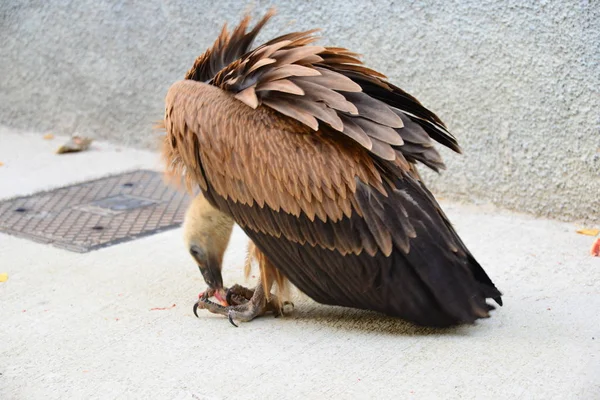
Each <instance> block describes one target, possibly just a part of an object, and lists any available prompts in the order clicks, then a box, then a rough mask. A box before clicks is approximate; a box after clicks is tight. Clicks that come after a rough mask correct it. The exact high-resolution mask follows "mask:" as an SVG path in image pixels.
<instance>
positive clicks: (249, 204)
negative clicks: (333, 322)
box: [163, 11, 502, 326]
mask: <svg viewBox="0 0 600 400" xmlns="http://www.w3.org/2000/svg"><path fill="white" fill-rule="evenodd" d="M272 15H273V12H272V11H270V12H269V13H267V15H266V16H265V17H263V18H262V20H261V21H260V22H259V23H258V24H257V25H256V26H255V27H254V28H253V29H252V30H250V31H248V32H247V28H248V24H249V17H246V18H244V19H243V20H242V21H241V23H240V24H239V25H238V26H237V27H236V28H235V29H234V31H233V32H232V33H231V34H229V32H228V31H227V28H226V27H224V28H223V30H222V32H221V34H220V35H219V37H218V39H217V40H216V42H215V43H214V45H213V46H212V48H210V49H208V50H207V51H206V52H205V53H204V54H202V55H201V56H200V57H198V58H197V59H196V61H195V63H194V65H193V67H192V68H191V69H190V70H189V71H188V72H187V74H186V76H185V80H182V81H179V82H176V83H175V84H174V85H173V86H171V88H170V89H169V91H168V93H167V96H166V105H165V117H164V125H165V129H166V132H167V134H166V136H165V142H164V147H163V155H164V157H165V159H166V161H167V166H168V173H170V174H175V175H176V176H179V175H181V174H183V175H185V178H186V181H187V183H188V186H189V187H192V186H196V185H198V186H199V187H200V189H201V190H202V193H203V195H204V198H205V199H206V201H207V202H208V203H210V205H211V206H212V207H214V208H215V209H217V210H219V211H220V212H221V213H223V214H226V215H227V216H228V217H229V218H231V220H232V221H235V223H237V224H238V225H239V226H240V227H241V228H242V229H243V230H244V232H245V233H246V234H247V235H248V237H249V238H250V239H251V241H252V242H253V244H254V246H255V249H254V250H253V255H254V257H255V258H256V259H257V260H258V263H259V267H260V272H261V274H260V276H261V279H260V283H259V285H258V286H257V288H256V289H255V290H254V291H248V290H245V291H242V290H240V291H239V293H235V294H236V295H238V294H239V295H241V297H246V298H247V297H250V299H249V301H247V302H246V301H239V302H237V301H236V302H233V303H234V304H232V305H229V306H226V307H224V306H222V305H219V304H216V303H213V302H211V301H209V300H208V299H206V296H204V297H203V298H201V299H200V300H199V302H198V303H197V304H196V306H195V307H200V308H205V309H208V310H209V311H211V312H216V313H219V314H223V315H227V316H228V317H229V319H230V321H232V322H233V320H242V321H248V320H251V319H252V318H254V317H256V316H258V315H261V314H263V313H264V312H265V311H267V309H268V308H269V304H270V299H271V294H270V291H271V288H272V287H273V285H274V283H276V285H277V287H278V288H280V289H282V288H284V287H285V283H286V280H289V281H290V282H291V283H292V284H293V285H295V286H296V287H297V288H298V289H300V290H301V291H302V292H304V293H306V294H307V295H308V296H310V297H311V298H313V299H314V300H316V301H317V302H320V303H324V304H332V305H339V306H346V307H355V308H361V309H368V310H375V311H379V312H382V313H385V314H388V315H392V316H396V317H400V318H404V319H406V320H409V321H412V322H414V323H417V324H421V325H428V326H449V325H454V324H460V323H472V322H474V321H475V320H476V319H477V318H483V317H488V316H489V311H490V310H492V309H493V308H494V307H493V306H491V305H489V304H487V303H486V298H492V299H494V300H495V301H496V302H497V303H498V304H500V305H501V304H502V301H501V293H500V292H499V291H498V290H497V289H496V287H495V286H494V284H493V283H492V281H491V280H490V278H489V277H488V275H487V274H486V273H485V271H484V270H483V269H482V267H481V266H480V265H479V263H478V262H477V261H476V260H475V259H474V258H473V256H472V255H471V253H470V252H469V251H468V250H467V248H466V247H465V245H464V244H463V242H462V241H461V239H460V238H459V237H458V235H457V234H456V232H455V231H454V229H453V228H452V225H451V224H450V222H449V221H448V219H447V217H446V216H445V214H444V213H443V211H442V210H441V208H440V206H439V205H438V203H437V202H436V200H435V199H434V197H433V195H432V194H431V193H430V192H429V190H428V189H427V188H426V187H425V185H424V184H423V182H422V181H421V179H420V178H419V176H418V173H417V171H416V165H415V164H416V163H417V162H420V163H422V164H424V165H426V166H428V167H429V168H432V169H433V170H435V171H438V170H439V169H441V168H444V164H443V161H442V159H441V157H440V155H439V153H438V152H437V151H436V149H435V148H434V147H433V141H434V140H435V141H437V142H438V143H440V144H442V145H444V146H446V147H448V148H450V149H452V150H454V151H456V152H460V148H459V146H458V144H457V141H456V139H455V138H454V137H453V136H452V135H451V134H450V133H449V132H448V130H447V129H446V127H445V125H444V124H443V122H442V121H441V120H440V119H439V118H438V117H437V116H436V115H435V114H434V113H432V112H431V111H429V110H428V109H426V108H425V107H424V106H423V105H421V103H420V102H419V101H418V100H417V99H415V98H414V97H412V96H411V95H409V94H408V93H406V92H405V91H403V90H402V89H400V88H398V87H397V86H394V85H393V84H391V83H389V82H388V81H387V80H386V77H385V76H384V75H382V74H380V73H379V72H376V71H374V70H372V69H369V68H366V67H365V66H364V65H363V64H362V63H361V61H360V60H359V59H358V58H357V57H358V55H357V54H356V53H353V52H350V51H348V50H346V49H344V48H340V47H322V46H317V45H314V42H315V41H316V40H317V37H316V36H314V33H315V32H316V31H314V30H313V31H306V32H294V33H289V34H286V35H283V36H279V37H277V38H275V39H273V40H271V41H269V42H266V43H264V44H262V45H260V46H258V47H256V48H254V49H253V50H251V44H252V42H253V40H254V38H255V37H256V35H257V34H258V32H259V31H260V29H261V28H262V27H263V26H264V24H265V23H266V22H267V21H268V20H269V18H270V17H271V16H272ZM225 246H226V244H225ZM214 251H215V252H216V254H218V253H219V252H220V251H221V249H216V250H214ZM217 264H218V263H206V266H205V268H209V269H210V271H207V272H205V273H204V274H203V275H204V277H205V278H206V277H208V279H207V284H208V285H209V292H210V291H211V290H213V291H214V290H216V291H218V290H220V289H221V288H222V279H221V278H220V276H221V271H220V268H221V266H220V265H217ZM219 285H220V286H219ZM236 287H237V286H236Z"/></svg>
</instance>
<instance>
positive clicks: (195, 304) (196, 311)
mask: <svg viewBox="0 0 600 400" xmlns="http://www.w3.org/2000/svg"><path fill="white" fill-rule="evenodd" d="M194 315H195V316H196V318H200V317H199V316H198V302H196V303H194Z"/></svg>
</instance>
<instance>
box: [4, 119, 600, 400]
mask: <svg viewBox="0 0 600 400" xmlns="http://www.w3.org/2000/svg"><path fill="white" fill-rule="evenodd" d="M60 142H61V138H55V139H54V140H51V141H47V140H43V139H42V135H34V134H18V135H17V134H15V133H12V132H10V131H9V130H7V129H3V128H0V162H2V163H4V165H3V166H1V167H0V198H7V197H11V196H15V195H22V194H29V193H33V192H35V191H38V190H41V189H48V188H53V187H59V186H63V185H65V184H70V183H75V182H79V181H82V180H86V179H90V178H96V177H102V176H104V175H107V174H109V173H115V172H119V171H124V170H129V169H134V168H139V167H143V168H157V169H158V168H160V164H159V161H158V157H157V155H156V154H154V153H151V152H144V151H137V150H129V149H119V148H118V147H116V146H114V145H109V144H104V143H100V144H95V145H94V146H93V148H92V150H90V151H88V152H85V153H80V154H71V155H64V156H57V155H54V154H53V150H54V149H55V148H56V147H57V146H58V145H59V144H60ZM443 205H444V207H445V209H446V210H447V212H448V214H449V216H450V218H451V220H452V221H453V222H454V223H455V225H456V227H457V229H458V231H459V233H460V234H461V235H462V237H463V239H464V240H465V242H466V243H467V245H468V247H469V248H470V249H471V250H472V252H473V253H474V254H475V256H476V257H477V258H478V259H479V261H480V262H481V263H482V264H483V265H484V266H485V269H486V270H487V271H488V273H489V274H490V276H491V277H492V278H493V279H494V281H495V282H496V284H497V285H498V287H499V288H500V289H501V290H502V291H503V292H504V294H505V296H504V301H505V306H504V307H502V308H501V309H499V310H497V311H496V312H494V314H493V316H492V318H490V319H487V320H484V321H480V322H478V323H477V324H476V325H474V326H467V327H461V328H456V329H451V330H446V331H436V330H428V329H420V328H415V327H413V326H411V325H409V324H407V323H404V322H402V321H399V320H395V319H390V318H387V317H384V316H381V315H378V314H374V313H369V312H361V311H356V310H350V309H341V308H334V307H326V306H321V305H318V304H315V303H313V302H312V301H310V300H308V299H305V298H298V299H296V301H295V302H296V311H295V312H294V314H293V315H292V316H290V317H286V318H280V319H274V318H271V317H266V318H262V319H258V320H255V321H253V322H251V323H248V324H243V325H241V326H240V328H238V329H236V328H233V327H232V326H230V325H229V323H228V322H227V320H226V319H224V318H221V317H218V316H214V315H210V314H201V318H200V319H197V318H195V317H194V315H193V314H192V304H193V301H194V299H195V298H196V296H197V294H198V292H199V291H201V290H202V289H203V288H204V284H203V281H202V279H201V277H200V275H199V273H198V270H197V269H196V267H195V266H194V264H193V262H192V261H191V259H190V258H189V257H188V255H187V254H186V252H185V250H184V248H183V245H182V241H181V231H180V230H179V229H176V230H172V231H169V232H166V233H161V234H157V235H154V236H150V237H147V238H143V239H139V240H136V241H133V242H129V243H124V244H120V245H116V246H113V247H109V248H105V249H102V250H99V251H95V252H91V253H87V254H76V253H70V252H68V251H65V250H60V249H57V248H54V247H51V246H47V245H42V244H37V243H34V242H30V241H27V240H24V239H19V238H16V237H11V236H7V235H3V234H0V273H7V274H8V280H7V281H6V282H3V283H0V399H75V398H81V399H84V398H85V399H91V398H102V399H112V398H119V399H121V398H122V399H133V398H144V399H150V398H156V399H225V398H228V399H288V398H290V399H293V398H303V399H306V398H308V399H325V398H334V399H368V398H377V399H388V398H392V397H393V398H400V399H412V398H414V399H426V398H433V399H436V398H437V399H600V258H594V257H591V256H590V255H589V247H590V246H591V244H592V242H593V238H591V237H589V236H582V235H578V234H576V233H575V230H576V229H577V228H579V226H578V225H576V224H568V223H561V222H554V221H547V220H539V219H534V218H531V217H527V216H522V215H517V214H513V213H508V212H504V211H499V210H494V209H492V208H486V207H474V206H464V205H458V204H452V203H446V202H443ZM234 235H235V236H234V238H233V240H232V242H231V246H230V249H229V251H228V253H227V255H226V259H225V271H226V272H225V276H224V278H225V283H226V284H232V283H234V282H243V273H242V268H241V265H242V260H243V252H244V247H245V239H244V235H243V234H242V233H241V231H239V230H236V231H235V233H234ZM174 304H175V307H172V308H168V309H166V310H152V308H156V307H171V306H172V305H174Z"/></svg>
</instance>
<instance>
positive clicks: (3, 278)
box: [0, 272, 8, 282]
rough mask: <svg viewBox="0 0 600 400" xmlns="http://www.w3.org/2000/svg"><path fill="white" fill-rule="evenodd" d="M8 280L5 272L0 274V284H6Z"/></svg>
mask: <svg viewBox="0 0 600 400" xmlns="http://www.w3.org/2000/svg"><path fill="white" fill-rule="evenodd" d="M7 280H8V274H7V273H6V272H2V273H1V274H0V282H6V281H7Z"/></svg>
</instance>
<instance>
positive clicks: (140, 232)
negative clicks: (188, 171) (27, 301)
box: [0, 170, 190, 253]
mask: <svg viewBox="0 0 600 400" xmlns="http://www.w3.org/2000/svg"><path fill="white" fill-rule="evenodd" d="M189 200H190V199H189V196H188V195H187V194H186V193H182V192H179V191H177V190H175V189H173V188H171V187H168V186H167V185H165V183H164V182H163V179H162V174H161V173H159V172H155V171H146V170H139V171H133V172H127V173H124V174H120V175H113V176H109V177H106V178H102V179H97V180H93V181H87V182H83V183H79V184H77V185H71V186H66V187H63V188H59V189H55V190H51V191H48V192H41V193H36V194H33V195H31V196H26V197H18V198H14V199H10V200H5V201H2V202H0V232H5V233H8V234H11V235H15V236H20V237H23V238H27V239H31V240H35V241H36V242H42V243H50V244H52V245H54V246H57V247H61V248H64V249H67V250H71V251H76V252H80V253H84V252H87V251H90V250H95V249H98V248H101V247H106V246H110V245H113V244H117V243H121V242H126V241H129V240H133V239H137V238H139V237H142V236H147V235H151V234H153V233H157V232H162V231H165V230H168V229H172V228H175V227H177V226H179V225H180V224H181V223H182V222H183V216H184V214H185V210H186V208H187V205H188V204H189Z"/></svg>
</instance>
